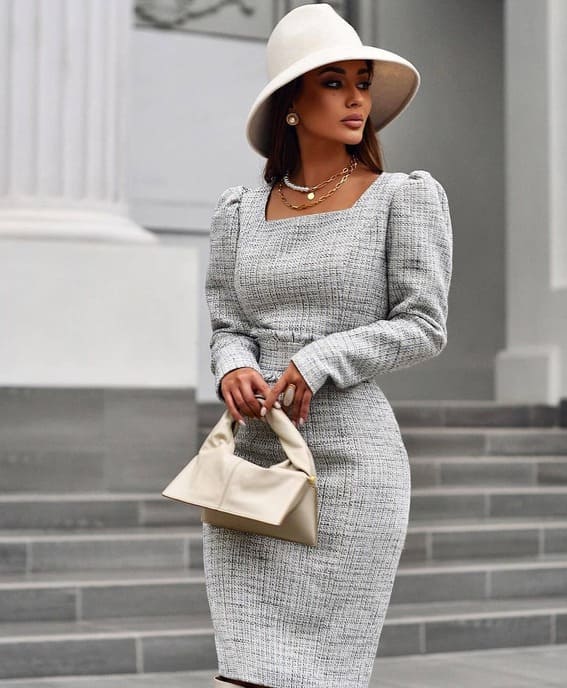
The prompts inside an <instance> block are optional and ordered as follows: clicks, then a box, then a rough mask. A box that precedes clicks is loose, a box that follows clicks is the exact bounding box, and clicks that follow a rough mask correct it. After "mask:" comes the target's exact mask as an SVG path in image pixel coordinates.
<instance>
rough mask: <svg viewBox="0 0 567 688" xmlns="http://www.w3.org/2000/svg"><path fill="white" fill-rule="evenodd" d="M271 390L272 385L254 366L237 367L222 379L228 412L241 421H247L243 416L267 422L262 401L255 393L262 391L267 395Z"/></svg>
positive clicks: (263, 394)
mask: <svg viewBox="0 0 567 688" xmlns="http://www.w3.org/2000/svg"><path fill="white" fill-rule="evenodd" d="M270 391H271V387H270V385H269V384H268V383H267V382H266V381H265V380H264V378H263V377H262V376H261V375H260V373H258V371H257V370H255V369H254V368H235V369H234V370H231V371H230V372H228V373H226V375H224V376H223V378H222V380H221V394H222V397H223V399H224V402H225V404H226V406H227V408H228V412H229V413H230V415H231V416H232V417H233V418H234V420H236V421H238V422H239V423H240V422H242V423H245V421H244V418H243V416H247V417H249V418H258V419H259V420H261V421H263V422H266V420H265V418H264V417H263V416H261V415H260V411H261V410H262V403H261V402H260V400H259V399H258V398H257V397H256V396H254V395H255V394H256V393H260V394H261V395H262V396H263V397H267V396H268V394H269V393H270Z"/></svg>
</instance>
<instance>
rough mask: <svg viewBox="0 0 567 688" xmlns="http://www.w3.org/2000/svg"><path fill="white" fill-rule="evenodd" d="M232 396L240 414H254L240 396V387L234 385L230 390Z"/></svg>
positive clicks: (251, 415)
mask: <svg viewBox="0 0 567 688" xmlns="http://www.w3.org/2000/svg"><path fill="white" fill-rule="evenodd" d="M232 396H233V397H234V401H235V403H236V404H237V406H238V408H239V409H240V412H241V413H242V414H244V415H245V416H249V417H253V416H254V410H253V409H251V408H250V407H249V405H248V402H247V401H246V399H245V398H244V397H243V396H242V391H241V388H240V387H238V386H236V385H235V387H234V389H233V390H232Z"/></svg>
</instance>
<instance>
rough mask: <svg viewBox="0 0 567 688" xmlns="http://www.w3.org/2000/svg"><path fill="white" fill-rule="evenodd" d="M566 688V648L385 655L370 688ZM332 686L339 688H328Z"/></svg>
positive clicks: (81, 680) (203, 676)
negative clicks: (399, 655)
mask: <svg viewBox="0 0 567 688" xmlns="http://www.w3.org/2000/svg"><path fill="white" fill-rule="evenodd" d="M213 674H214V672H211V671H187V672H185V671H184V672H175V673H159V674H141V675H139V676H137V675H133V674H121V675H116V674H115V675H114V676H104V677H61V678H42V679H33V680H30V679H10V680H3V681H0V686H2V687H4V688H149V687H150V686H159V688H212V685H213V684H212V675H213ZM480 686H482V688H566V686H567V645H544V646H540V647H520V648H506V649H497V650H476V651H471V652H448V653H438V654H427V655H404V656H401V657H384V658H380V659H377V660H376V662H375V664H374V671H373V673H372V680H371V682H370V687H369V688H479V687H480ZM329 688H335V687H334V686H333V687H331V686H330V687H329Z"/></svg>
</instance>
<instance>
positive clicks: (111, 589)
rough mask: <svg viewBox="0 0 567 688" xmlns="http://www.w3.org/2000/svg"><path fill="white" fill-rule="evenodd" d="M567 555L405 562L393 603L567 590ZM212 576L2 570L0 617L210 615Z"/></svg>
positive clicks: (176, 572) (171, 571)
mask: <svg viewBox="0 0 567 688" xmlns="http://www.w3.org/2000/svg"><path fill="white" fill-rule="evenodd" d="M566 590H567V554H563V555H549V556H542V557H537V556H534V557H530V558H516V559H512V560H511V559H499V560H493V561H486V560H485V561H478V560H461V561H454V562H447V561H435V562H405V561H402V562H401V563H400V567H399V570H398V574H397V577H396V581H395V584H394V589H393V592H392V602H394V603H400V604H408V603H413V602H435V601H438V602H446V601H459V600H483V599H486V600H489V599H504V598H510V597H515V598H522V597H537V596H542V597H545V596H551V595H558V596H561V595H565V591H566ZM208 611H209V606H208V601H207V595H206V586H205V575H204V572H203V571H202V569H201V570H197V569H195V570H193V569H187V568H181V567H179V568H171V569H147V570H144V569H140V568H132V569H131V568H123V569H117V570H104V569H96V568H93V569H90V570H86V571H85V570H77V571H58V572H38V573H26V574H20V575H19V576H18V575H14V574H11V575H10V574H4V575H0V619H2V621H3V622H8V621H10V622H21V621H75V620H76V621H79V620H82V621H88V620H91V619H98V618H101V617H121V618H124V617H131V616H140V615H143V616H167V615H170V614H171V615H178V614H192V613H196V612H197V613H201V612H205V613H206V612H208Z"/></svg>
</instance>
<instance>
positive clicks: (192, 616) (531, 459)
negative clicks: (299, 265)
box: [0, 402, 567, 679]
mask: <svg viewBox="0 0 567 688" xmlns="http://www.w3.org/2000/svg"><path fill="white" fill-rule="evenodd" d="M393 406H394V410H395V412H396V416H397V418H398V421H399V423H400V426H401V429H402V432H403V436H404V441H405V443H406V446H407V448H408V452H409V454H410V458H411V466H412V506H411V515H410V526H409V531H408V535H407V540H406V546H405V549H404V552H403V555H402V560H401V563H400V569H399V572H398V576H397V578H396V582H395V586H394V591H393V594H392V600H391V606H390V609H389V612H388V616H387V620H386V624H385V626H384V630H383V633H382V639H381V644H380V648H379V656H384V657H385V656H388V655H389V656H393V655H407V654H414V653H432V652H453V651H460V650H472V649H482V648H498V647H513V646H536V645H548V644H560V643H567V428H565V427H563V426H562V425H559V423H560V422H561V414H560V410H559V409H558V408H556V407H548V406H530V405H502V404H492V403H489V402H478V403H470V402H467V403H457V402H445V403H437V402H420V403H417V404H415V403H411V404H410V403H399V402H398V403H395V402H394V403H393ZM223 408H224V407H223V406H222V405H219V404H210V405H203V406H202V407H201V408H200V410H199V414H200V419H199V423H200V425H199V434H198V440H199V442H200V441H202V440H203V439H204V437H205V436H206V434H207V432H208V431H209V430H210V428H211V427H212V425H213V423H214V422H216V420H218V417H219V416H220V413H222V411H223ZM0 462H1V463H0V476H1V478H0V486H1V487H0V490H1V493H0V679H10V678H20V677H48V676H79V675H81V676H88V675H93V676H94V675H99V676H100V675H111V674H122V673H123V674H147V673H152V672H172V671H187V670H194V671H197V670H210V671H211V673H212V672H213V671H214V670H215V669H216V654H215V646H214V637H213V633H212V627H211V623H210V617H209V610H208V603H207V598H206V589H205V581H204V575H203V568H202V544H201V522H200V518H199V510H198V509H197V508H193V507H189V506H184V505H182V504H178V503H176V502H173V501H172V500H167V499H165V498H164V497H162V496H161V494H160V493H159V492H156V491H141V492H127V491H125V492H118V491H93V490H91V489H88V490H84V489H82V488H81V480H80V475H77V476H76V480H75V481H71V480H69V479H66V480H65V482H64V485H65V487H64V488H62V487H61V485H62V484H63V482H62V480H61V476H60V475H58V471H56V470H51V471H50V470H47V469H46V468H42V465H41V462H39V463H36V464H35V465H34V466H30V463H29V459H28V460H27V461H26V454H25V452H14V451H11V452H8V451H5V450H4V449H3V450H2V453H1V454H0ZM45 465H46V466H52V465H53V464H52V463H49V461H47V463H46V464H45ZM65 470H66V471H67V472H68V471H70V470H72V465H71V464H67V466H66V468H65ZM38 485H41V489H38V487H37V486H38ZM73 486H74V488H75V489H73Z"/></svg>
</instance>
